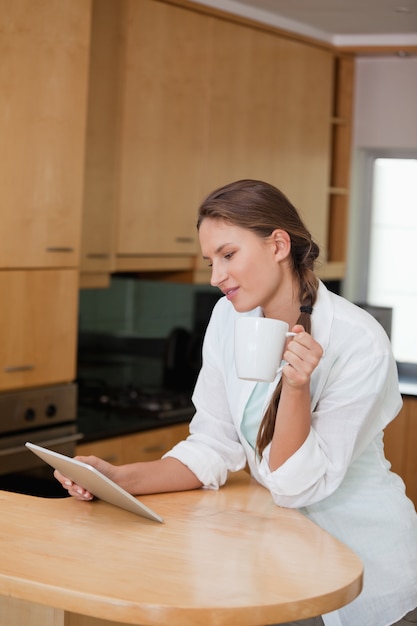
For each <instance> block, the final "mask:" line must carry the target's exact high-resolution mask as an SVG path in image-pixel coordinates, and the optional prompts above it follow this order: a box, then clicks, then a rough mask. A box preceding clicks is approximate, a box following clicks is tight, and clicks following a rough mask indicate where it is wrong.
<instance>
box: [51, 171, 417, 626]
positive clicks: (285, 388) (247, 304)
mask: <svg viewBox="0 0 417 626" xmlns="http://www.w3.org/2000/svg"><path fill="white" fill-rule="evenodd" d="M198 229H199V237H200V244H201V249H202V253H203V256H204V258H205V259H206V260H207V262H208V263H209V265H210V266H211V268H212V279H211V282H212V284H213V285H215V286H216V287H218V288H219V289H220V290H221V291H222V292H223V294H224V298H221V299H220V300H219V302H218V303H217V304H216V306H215V308H214V310H213V314H212V317H211V320H210V323H209V325H208V328H207V331H206V336H205V340H204V346H203V366H202V369H201V372H200V375H199V377H198V380H197V383H196V387H195V390H194V394H193V402H194V404H195V407H196V414H195V416H194V418H193V420H192V422H191V425H190V436H189V437H188V438H187V440H186V441H183V442H181V443H179V444H178V445H177V446H175V447H174V448H173V449H172V450H171V451H170V452H169V453H168V454H166V455H165V456H164V457H163V458H162V459H161V460H159V461H153V462H150V463H133V464H129V465H124V466H119V467H116V466H113V465H110V464H109V463H107V462H105V461H103V460H101V459H97V458H95V457H84V460H86V461H87V462H88V463H90V464H91V465H94V466H95V467H97V468H98V469H99V470H100V471H102V472H103V473H104V474H106V475H107V476H109V477H110V478H111V479H112V480H114V481H115V482H117V483H118V484H119V485H121V486H122V487H124V488H125V489H126V490H127V491H129V492H130V493H133V494H136V495H139V494H145V493H155V492H162V491H164V492H166V491H176V490H185V489H195V488H198V487H202V486H204V487H208V488H212V489H217V488H219V487H220V486H221V485H222V484H224V483H225V481H226V479H227V473H228V472H229V471H232V472H233V471H237V470H240V469H242V468H243V467H244V466H245V465H246V463H248V465H249V467H250V470H251V473H252V475H253V476H254V477H255V478H256V480H257V481H259V482H260V483H261V484H262V485H264V486H265V487H266V488H267V489H269V491H270V492H271V495H272V498H273V499H274V501H275V502H276V504H277V505H280V506H285V507H294V508H298V509H300V511H301V512H302V513H303V514H305V515H306V516H308V517H309V518H310V519H312V520H313V521H314V522H316V523H317V524H319V525H320V526H322V527H323V528H325V529H326V530H327V531H329V532H330V533H332V534H333V535H334V536H336V537H337V538H339V539H340V540H341V541H343V542H344V543H346V544H347V545H348V546H350V547H351V548H352V549H353V550H354V551H355V552H356V553H357V554H358V555H359V556H360V557H361V559H362V561H363V563H364V569H365V574H364V589H363V592H362V593H361V595H360V596H359V597H358V598H357V599H356V600H354V601H353V602H352V603H350V604H349V605H347V606H346V607H343V608H342V609H340V610H339V611H337V612H334V613H332V614H328V615H327V616H324V617H323V618H321V617H320V616H319V617H317V618H316V619H313V620H305V621H303V622H297V623H300V624H305V625H307V624H310V625H311V624H323V623H324V624H326V626H327V625H329V626H332V625H336V624H339V625H343V626H389V625H392V624H394V623H395V624H397V623H398V624H408V623H410V622H409V621H404V620H403V619H402V618H403V616H404V615H405V614H407V612H410V611H412V610H413V609H414V607H416V605H417V516H416V513H415V510H414V507H413V505H412V503H411V502H410V501H409V500H408V499H407V498H406V496H405V493H404V485H403V483H402V481H401V479H400V478H399V477H398V476H396V475H395V474H393V473H391V472H390V471H389V463H388V462H387V461H386V460H385V458H384V452H383V438H382V437H383V436H382V432H383V429H384V428H385V426H386V425H387V424H388V423H389V422H390V421H391V420H393V419H394V417H395V416H396V414H397V413H398V411H399V409H400V407H401V396H400V393H399V389H398V380H397V370H396V364H395V361H394V358H393V356H392V352H391V347H390V343H389V340H388V337H387V336H386V334H385V332H384V330H383V329H382V327H381V326H380V325H379V324H378V323H377V322H376V321H375V320H374V319H373V318H372V317H371V316H369V315H368V314H367V313H366V312H365V311H363V310H362V309H360V308H358V307H356V306H354V305H353V304H351V303H349V302H348V301H346V300H344V299H343V298H340V297H338V296H336V295H334V294H332V293H330V292H329V291H327V289H326V287H325V286H324V285H323V284H322V283H321V282H320V281H319V280H318V279H317V277H316V276H315V274H314V262H315V260H316V259H317V257H318V254H319V250H318V247H317V245H316V244H315V243H314V242H313V241H312V238H311V235H310V233H309V232H308V231H307V229H306V228H305V226H304V224H303V223H302V221H301V219H300V217H299V215H298V213H297V211H296V210H295V208H294V207H293V206H292V205H291V203H290V202H289V201H288V199H287V198H286V197H285V196H284V195H283V194H282V193H281V192H280V191H279V190H278V189H276V188H274V187H272V186H271V185H268V184H266V183H263V182H260V181H253V180H243V181H238V182H235V183H231V184H229V185H226V186H225V187H223V188H221V189H219V190H217V191H215V192H213V193H212V194H211V195H210V196H209V197H208V198H207V199H206V200H205V201H204V203H203V204H202V206H201V207H200V211H199V217H198ZM241 315H252V316H260V315H263V316H265V317H271V318H277V319H282V320H284V321H286V322H287V323H288V324H289V327H290V328H291V329H292V331H294V332H295V333H296V335H295V337H294V338H292V339H291V340H289V341H288V343H287V347H286V351H285V353H284V359H285V362H286V365H285V366H284V368H283V370H282V374H281V373H280V374H278V375H277V379H276V380H275V381H274V382H273V383H271V384H269V383H257V384H256V383H254V382H249V381H243V380H240V379H239V378H238V377H237V375H236V372H235V367H234V356H233V353H234V346H233V329H234V323H235V320H236V319H237V318H238V317H239V316H241ZM56 475H57V478H58V480H60V481H61V482H62V484H63V485H64V486H65V487H66V488H67V489H68V491H69V493H70V494H71V495H73V496H75V497H78V498H81V499H91V497H92V496H91V494H89V493H88V492H86V491H85V490H84V489H82V487H81V486H78V485H74V484H72V483H71V482H70V481H68V480H67V479H66V478H65V477H63V476H62V475H60V474H58V473H56ZM319 574H320V571H319V566H318V575H319ZM406 619H408V620H413V619H414V623H415V622H417V616H416V613H414V617H413V613H410V615H409V616H408V617H407V618H406ZM399 620H400V621H399Z"/></svg>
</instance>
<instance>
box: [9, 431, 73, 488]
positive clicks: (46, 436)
mask: <svg viewBox="0 0 417 626" xmlns="http://www.w3.org/2000/svg"><path fill="white" fill-rule="evenodd" d="M81 437H82V435H81V434H80V433H78V432H77V427H76V424H74V423H72V424H67V425H60V426H54V427H53V428H50V429H46V430H34V431H31V432H29V433H25V434H23V433H19V434H18V435H12V436H6V437H4V436H3V437H1V438H0V489H3V490H4V491H14V492H17V493H24V494H27V495H32V496H41V497H51V498H59V497H65V496H66V495H67V493H66V491H65V490H64V489H63V488H62V486H61V485H60V484H59V483H58V481H57V480H56V479H55V478H54V475H53V470H52V468H51V467H49V465H46V464H45V463H44V462H43V461H42V460H41V459H40V458H39V457H37V456H36V455H35V454H33V453H32V452H31V451H30V450H28V449H27V448H26V447H25V443H26V441H31V442H32V443H36V444H37V445H39V446H43V447H45V448H51V449H52V450H55V451H56V452H60V453H61V454H66V455H67V456H74V454H75V443H76V441H78V440H79V439H80V438H81Z"/></svg>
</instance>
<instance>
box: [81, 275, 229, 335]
mask: <svg viewBox="0 0 417 626" xmlns="http://www.w3.org/2000/svg"><path fill="white" fill-rule="evenodd" d="M197 292H198V293H201V292H203V293H213V294H216V293H217V294H219V295H220V293H219V290H218V289H216V288H214V287H210V285H207V286H205V285H191V284H178V283H167V282H162V281H151V280H142V279H135V278H125V277H112V280H111V284H110V287H109V288H108V289H83V290H81V291H80V307H79V328H80V330H81V331H92V332H105V333H122V334H128V335H138V336H140V337H166V336H168V335H169V333H170V331H171V330H172V328H174V327H183V328H186V329H188V330H192V329H193V323H194V307H195V294H196V293H197Z"/></svg>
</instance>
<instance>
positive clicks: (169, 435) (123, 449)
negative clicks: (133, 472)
mask: <svg viewBox="0 0 417 626" xmlns="http://www.w3.org/2000/svg"><path fill="white" fill-rule="evenodd" d="M188 434H189V425H188V424H175V425H173V426H163V427H161V428H156V429H153V430H147V431H143V432H138V433H134V434H131V435H122V436H120V437H112V438H110V439H103V440H101V441H93V442H91V443H80V444H78V445H77V447H76V454H80V455H89V454H94V455H95V456H98V457H100V458H103V459H105V460H106V461H109V462H110V463H113V464H115V465H122V464H124V463H134V462H136V461H155V460H156V459H160V458H161V456H162V455H163V454H165V452H168V450H170V449H171V448H172V447H173V446H174V445H175V444H176V443H178V442H179V441H182V440H183V439H185V438H186V437H187V436H188Z"/></svg>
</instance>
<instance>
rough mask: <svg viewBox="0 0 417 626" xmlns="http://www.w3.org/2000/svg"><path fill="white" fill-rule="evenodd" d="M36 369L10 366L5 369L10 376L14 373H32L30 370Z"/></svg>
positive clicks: (33, 367) (28, 366)
mask: <svg viewBox="0 0 417 626" xmlns="http://www.w3.org/2000/svg"><path fill="white" fill-rule="evenodd" d="M34 369H35V366H34V365H9V366H8V367H5V368H4V371H5V372H7V373H8V374H13V373H14V372H30V370H34Z"/></svg>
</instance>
